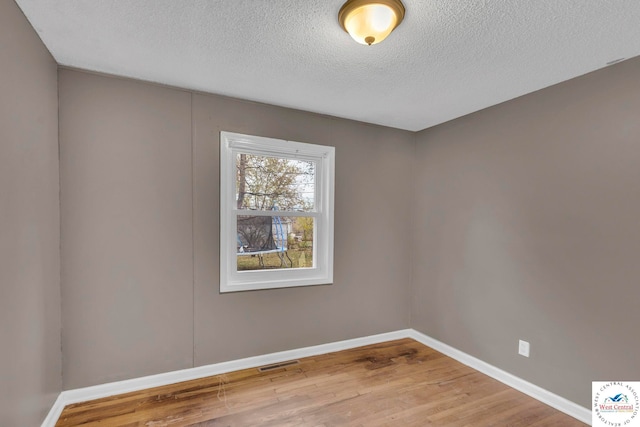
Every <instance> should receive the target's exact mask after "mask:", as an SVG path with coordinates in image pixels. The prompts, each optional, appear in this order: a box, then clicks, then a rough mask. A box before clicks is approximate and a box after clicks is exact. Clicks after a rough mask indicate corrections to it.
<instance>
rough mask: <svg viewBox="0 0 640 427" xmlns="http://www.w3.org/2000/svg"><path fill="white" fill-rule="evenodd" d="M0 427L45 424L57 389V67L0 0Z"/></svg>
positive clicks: (15, 11)
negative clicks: (44, 420) (43, 422)
mask: <svg viewBox="0 0 640 427" xmlns="http://www.w3.org/2000/svg"><path fill="white" fill-rule="evenodd" d="M0 64H2V66H1V67H0V343H2V344H1V348H2V350H0V425H1V426H3V427H11V426H19V427H23V426H31V425H38V424H40V423H41V422H42V420H43V419H44V417H45V415H46V413H47V411H48V409H49V408H50V407H51V404H52V403H53V402H54V400H55V399H56V397H57V394H58V393H59V392H60V389H61V375H62V373H61V368H60V363H61V362H60V360H61V352H60V251H59V245H60V234H59V229H60V223H59V204H58V136H57V134H58V121H57V108H58V107H57V102H58V100H57V83H56V64H55V62H54V61H53V58H52V57H51V55H49V52H48V51H47V50H46V49H45V47H44V45H43V44H42V43H41V42H40V39H39V38H38V36H37V35H36V33H35V31H34V30H33V28H31V26H30V25H29V23H28V22H27V20H26V19H25V18H24V16H23V15H22V12H21V11H20V9H19V8H18V7H17V6H16V4H15V3H14V2H13V1H7V0H2V1H0Z"/></svg>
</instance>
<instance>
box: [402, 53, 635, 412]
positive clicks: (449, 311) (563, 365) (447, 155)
mask: <svg viewBox="0 0 640 427" xmlns="http://www.w3.org/2000/svg"><path fill="white" fill-rule="evenodd" d="M639 117H640V59H633V60H629V61H626V62H624V63H621V64H618V65H615V66H612V67H610V68H606V69H603V70H600V71H597V72H594V73H591V74H588V75H585V76H582V77H580V78H577V79H574V80H571V81H568V82H565V83H562V84H560V85H557V86H553V87H550V88H547V89H545V90H541V91H539V92H536V93H534V94H530V95H527V96H525V97H522V98H519V99H516V100H513V101H510V102H507V103H505V104H502V105H498V106H496V107H493V108H489V109H486V110H483V111H480V112H478V113H475V114H472V115H469V116H466V117H463V118H461V119H458V120H455V121H452V122H449V123H447V124H444V125H441V126H437V127H435V128H432V129H428V130H426V131H422V132H420V133H419V134H418V141H417V152H416V173H415V193H416V194H415V201H416V204H415V210H414V211H415V212H416V213H417V215H416V217H415V218H414V231H415V240H414V253H415V254H416V258H415V260H414V263H413V298H412V301H413V303H412V316H413V317H412V326H413V327H414V328H415V329H417V330H419V331H421V332H424V333H426V334H428V335H430V336H432V337H434V338H437V339H439V340H441V341H444V342H445V343H447V344H450V345H452V346H454V347H456V348H459V349H461V350H463V351H465V352H467V353H470V354H472V355H474V356H476V357H478V358H480V359H482V360H484V361H486V362H489V363H491V364H493V365H495V366H498V367H500V368H502V369H505V370H507V371H509V372H511V373H513V374H515V375H517V376H520V377H522V378H524V379H527V380H529V381H531V382H533V383H535V384H538V385H539V386H541V387H544V388H546V389H548V390H551V391H553V392H556V393H558V394H560V395H561V396H564V397H566V398H568V399H570V400H573V401H575V402H577V403H579V404H581V405H584V406H586V407H589V406H590V397H591V394H590V390H591V388H590V382H591V381H592V380H613V379H620V380H640V365H639V364H638V362H637V360H638V358H637V355H638V354H639V353H640V342H639V341H638V339H637V338H638V336H639V332H640V331H639V329H638V325H639V324H640V309H638V303H639V302H640V286H638V278H639V277H640V262H638V256H639V254H640V226H639V223H638V221H639V219H640V120H639V119H638V118H639ZM519 338H521V339H525V340H527V341H529V342H530V343H531V357H530V358H529V359H527V358H524V357H522V356H518V355H517V345H518V339H519Z"/></svg>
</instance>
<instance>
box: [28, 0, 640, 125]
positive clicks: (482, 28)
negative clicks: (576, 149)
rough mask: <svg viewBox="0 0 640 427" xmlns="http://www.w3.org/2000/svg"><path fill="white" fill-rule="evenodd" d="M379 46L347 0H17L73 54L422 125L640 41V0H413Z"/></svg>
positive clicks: (74, 58) (273, 99)
mask: <svg viewBox="0 0 640 427" xmlns="http://www.w3.org/2000/svg"><path fill="white" fill-rule="evenodd" d="M403 2H404V4H405V7H406V9H407V14H406V17H405V20H404V22H403V23H402V24H401V25H400V26H399V27H398V28H397V29H396V31H394V32H393V33H392V34H391V35H390V36H389V38H388V39H387V40H385V41H384V42H382V43H380V44H378V45H374V46H362V45H359V44H357V43H355V42H354V41H353V40H352V39H351V38H350V37H349V36H348V35H347V34H346V33H345V32H344V31H343V30H342V29H341V28H340V26H339V25H338V22H337V15H338V10H339V9H340V6H341V5H342V3H343V0H65V1H54V0H17V3H18V5H19V6H20V7H21V8H22V10H23V11H24V13H25V15H26V16H27V18H28V19H29V21H30V22H31V24H32V25H33V27H34V28H35V29H36V31H37V32H38V34H39V35H40V37H41V38H42V40H43V41H44V43H45V45H46V46H47V47H48V48H49V50H50V51H51V53H52V54H53V56H54V57H55V59H56V60H57V61H58V63H60V64H61V65H65V66H71V67H77V68H82V69H86V70H92V71H98V72H104V73H109V74H114V75H119V76H126V77H132V78H136V79H142V80H147V81H152V82H158V83H164V84H168V85H173V86H178V87H182V88H187V89H195V90H200V91H205V92H211V93H216V94H222V95H228V96H233V97H238V98H244V99H248V100H253V101H259V102H265V103H269V104H274V105H281V106H286V107H292V108H297V109H301V110H307V111H313V112H317V113H323V114H329V115H333V116H338V117H345V118H349V119H355V120H360V121H364V122H369V123H375V124H381V125H386V126H391V127H396V128H401V129H408V130H421V129H424V128H427V127H430V126H433V125H436V124H438V123H442V122H445V121H447V120H451V119H454V118H456V117H460V116H463V115H465V114H468V113H471V112H473V111H477V110H480V109H482V108H485V107H488V106H491V105H495V104H497V103H500V102H503V101H506V100H508V99H512V98H515V97H517V96H520V95H524V94H526V93H529V92H532V91H535V90H538V89H541V88H543V87H546V86H550V85H552V84H555V83H558V82H561V81H564V80H568V79H570V78H573V77H576V76H578V75H582V74H585V73H587V72H590V71H593V70H596V69H598V68H602V67H604V66H606V65H607V63H608V62H610V61H613V60H617V59H619V58H631V57H633V56H637V55H639V54H640V1H639V0H404V1H403Z"/></svg>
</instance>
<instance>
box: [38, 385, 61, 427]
mask: <svg viewBox="0 0 640 427" xmlns="http://www.w3.org/2000/svg"><path fill="white" fill-rule="evenodd" d="M63 393H64V392H63ZM66 405H67V404H66V403H65V402H64V398H63V397H62V393H60V394H59V395H58V398H57V399H56V401H55V402H53V406H52V407H51V409H50V410H49V413H48V414H47V417H46V418H45V419H44V421H43V422H42V427H54V426H55V425H56V422H57V421H58V418H60V414H61V413H62V410H63V409H64V407H65V406H66Z"/></svg>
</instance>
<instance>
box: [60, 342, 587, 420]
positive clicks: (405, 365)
mask: <svg viewBox="0 0 640 427" xmlns="http://www.w3.org/2000/svg"><path fill="white" fill-rule="evenodd" d="M343 425H348V426H367V427H368V426H426V425H432V426H452V427H456V426H473V427H479V426H558V427H560V426H562V427H571V426H584V425H585V424H583V423H581V422H579V421H577V420H575V419H574V418H571V417H570V416H568V415H565V414H563V413H561V412H559V411H557V410H555V409H553V408H551V407H549V406H547V405H545V404H542V403H540V402H538V401H536V400H535V399H533V398H531V397H529V396H526V395H525V394H523V393H520V392H518V391H516V390H514V389H512V388H509V387H507V386H505V385H504V384H502V383H500V382H498V381H496V380H494V379H492V378H490V377H488V376H486V375H484V374H481V373H479V372H477V371H475V370H473V369H471V368H469V367H467V366H465V365H462V364H460V363H458V362H456V361H455V360H453V359H451V358H449V357H447V356H444V355H442V354H441V353H438V352H436V351H435V350H432V349H430V348H429V347H425V346H424V345H422V344H420V343H418V342H416V341H414V340H411V339H402V340H397V341H391V342H387V343H382V344H376V345H370V346H366V347H359V348H356V349H352V350H346V351H341V352H337V353H330V354H325V355H321V356H316V357H309V358H305V359H300V360H299V363H297V364H293V365H289V366H286V367H279V368H276V369H273V370H268V371H266V372H259V371H258V369H257V368H254V369H246V370H242V371H237V372H231V373H228V374H224V375H218V376H214V377H208V378H204V379H199V380H194V381H187V382H183V383H178V384H173V385H169V386H164V387H158V388H154V389H148V390H143V391H139V392H134V393H128V394H123V395H119V396H113V397H109V398H105V399H99V400H94V401H90V402H85V403H80V404H74V405H69V406H67V407H66V408H65V409H64V411H63V412H62V415H61V416H60V419H59V420H58V423H57V424H56V426H57V427H68V426H122V427H134V426H135V427H138V426H149V427H159V426H172V427H178V426H190V427H213V426H278V427H284V426H314V427H315V426H343Z"/></svg>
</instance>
